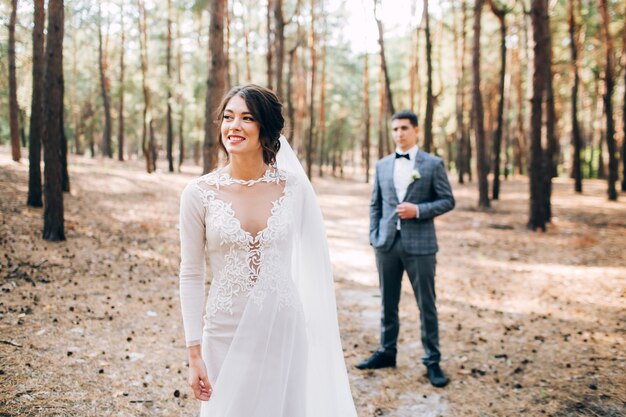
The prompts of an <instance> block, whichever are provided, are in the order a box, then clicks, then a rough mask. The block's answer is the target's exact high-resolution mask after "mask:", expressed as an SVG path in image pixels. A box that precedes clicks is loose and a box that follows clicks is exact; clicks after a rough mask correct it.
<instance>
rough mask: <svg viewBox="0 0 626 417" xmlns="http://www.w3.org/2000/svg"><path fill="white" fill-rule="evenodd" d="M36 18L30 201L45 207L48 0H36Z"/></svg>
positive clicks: (29, 182) (31, 122)
mask: <svg viewBox="0 0 626 417" xmlns="http://www.w3.org/2000/svg"><path fill="white" fill-rule="evenodd" d="M33 6H34V21H33V24H34V25H33V95H32V100H31V111H30V129H29V132H28V134H29V139H28V161H29V164H28V200H27V204H28V205H29V206H31V207H42V206H43V201H42V199H41V192H42V190H41V143H42V136H43V127H44V126H43V123H44V113H43V111H44V109H43V96H44V49H43V48H44V35H43V29H44V23H45V21H44V19H45V10H44V0H34V1H33Z"/></svg>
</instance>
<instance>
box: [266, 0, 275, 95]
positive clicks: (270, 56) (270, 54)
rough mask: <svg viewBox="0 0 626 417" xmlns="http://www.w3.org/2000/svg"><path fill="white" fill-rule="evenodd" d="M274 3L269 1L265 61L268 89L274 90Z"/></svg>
mask: <svg viewBox="0 0 626 417" xmlns="http://www.w3.org/2000/svg"><path fill="white" fill-rule="evenodd" d="M272 1H275V0H267V19H266V22H267V54H266V55H265V60H266V62H267V88H269V89H270V90H272V89H273V88H274V63H273V62H274V51H273V49H274V48H273V46H274V42H272V32H273V31H272Z"/></svg>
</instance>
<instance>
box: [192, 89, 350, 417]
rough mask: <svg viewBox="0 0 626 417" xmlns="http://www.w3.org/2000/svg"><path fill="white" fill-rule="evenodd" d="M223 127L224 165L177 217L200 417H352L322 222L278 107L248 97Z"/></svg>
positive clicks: (237, 101)
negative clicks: (284, 132) (207, 281)
mask: <svg viewBox="0 0 626 417" xmlns="http://www.w3.org/2000/svg"><path fill="white" fill-rule="evenodd" d="M219 116H220V118H221V125H220V126H221V127H220V131H221V140H220V147H221V148H222V150H224V151H225V152H226V156H227V159H228V164H227V165H226V166H225V167H223V168H221V169H219V170H216V171H214V172H211V173H209V174H207V175H204V176H202V177H199V178H197V179H195V180H193V181H192V182H191V183H190V184H189V185H187V187H186V188H185V190H184V191H183V193H182V196H181V205H180V241H181V265H180V299H181V307H182V315H183V323H184V328H185V338H186V344H187V348H188V355H189V384H190V386H191V388H192V390H193V392H194V395H195V397H196V398H197V399H199V400H201V401H202V403H201V417H281V416H282V417H352V416H356V410H355V407H354V402H353V400H352V395H351V393H350V386H349V383H348V376H347V372H346V367H345V363H344V358H343V352H342V349H341V342H340V339H339V329H338V325H337V312H336V303H335V294H334V287H333V278H332V271H331V268H330V261H329V255H328V247H327V243H326V235H325V231H324V225H323V221H322V214H321V211H320V208H319V205H318V203H317V200H316V197H315V194H314V192H313V188H312V186H311V183H310V182H309V181H308V179H307V178H306V175H305V174H304V171H303V169H302V166H301V165H300V163H299V161H298V159H297V157H296V156H295V154H294V152H293V151H292V150H291V147H290V146H289V144H288V143H287V141H286V140H285V138H284V137H283V136H281V130H282V129H283V127H284V119H283V116H282V105H281V103H280V102H279V100H278V98H277V97H276V95H275V94H274V93H273V92H272V91H270V90H268V89H266V88H263V87H259V86H256V85H245V86H242V87H234V88H233V89H231V90H230V91H229V92H228V93H227V94H226V96H225V97H224V99H223V101H222V104H221V105H220V110H219ZM205 249H206V254H207V256H208V264H209V265H210V267H209V269H210V270H209V274H211V275H212V283H211V286H210V289H209V294H208V298H207V299H206V301H205V288H204V281H205V271H204V267H205ZM203 312H204V317H203Z"/></svg>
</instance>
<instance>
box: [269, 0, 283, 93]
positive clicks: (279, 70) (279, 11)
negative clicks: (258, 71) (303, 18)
mask: <svg viewBox="0 0 626 417" xmlns="http://www.w3.org/2000/svg"><path fill="white" fill-rule="evenodd" d="M272 1H273V2H274V4H273V9H274V10H273V12H274V49H275V51H276V66H275V69H274V75H275V76H276V95H277V96H278V98H280V99H281V100H282V99H283V67H284V66H285V65H284V62H285V17H284V16H283V0H272Z"/></svg>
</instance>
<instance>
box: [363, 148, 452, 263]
mask: <svg viewBox="0 0 626 417" xmlns="http://www.w3.org/2000/svg"><path fill="white" fill-rule="evenodd" d="M394 163H395V155H394V154H391V155H389V156H386V157H385V158H383V159H381V160H380V161H378V162H377V163H376V175H375V177H374V187H373V190H372V201H371V204H370V244H371V245H372V246H373V247H374V248H375V249H377V250H380V251H383V252H384V251H388V250H389V249H391V246H392V245H393V241H394V238H395V235H396V231H397V227H396V225H397V221H398V213H397V212H396V206H397V205H398V204H400V202H399V201H398V196H397V194H396V189H395V186H394V182H393V166H394ZM414 169H417V170H418V171H419V173H420V175H421V178H419V179H417V180H415V181H413V182H412V183H411V184H410V185H409V187H408V188H407V191H406V196H405V197H404V201H406V202H410V203H414V204H417V206H418V207H419V218H417V219H407V220H401V224H400V229H401V230H402V233H401V234H400V236H401V239H402V245H403V246H404V250H405V251H406V252H408V253H410V254H413V255H432V254H434V253H436V252H437V250H438V246H437V236H436V234H435V223H434V222H433V218H434V217H436V216H439V215H440V214H443V213H445V212H447V211H450V210H452V209H453V208H454V197H453V196H452V189H451V188H450V183H449V182H448V176H447V175H446V170H445V168H444V166H443V161H442V160H441V158H438V157H436V156H432V155H430V154H428V153H426V152H422V151H421V150H420V151H418V152H417V155H416V156H415V164H414Z"/></svg>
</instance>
